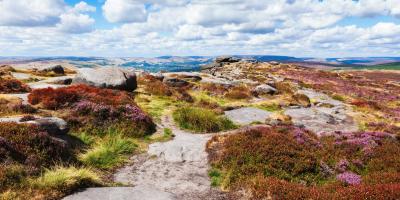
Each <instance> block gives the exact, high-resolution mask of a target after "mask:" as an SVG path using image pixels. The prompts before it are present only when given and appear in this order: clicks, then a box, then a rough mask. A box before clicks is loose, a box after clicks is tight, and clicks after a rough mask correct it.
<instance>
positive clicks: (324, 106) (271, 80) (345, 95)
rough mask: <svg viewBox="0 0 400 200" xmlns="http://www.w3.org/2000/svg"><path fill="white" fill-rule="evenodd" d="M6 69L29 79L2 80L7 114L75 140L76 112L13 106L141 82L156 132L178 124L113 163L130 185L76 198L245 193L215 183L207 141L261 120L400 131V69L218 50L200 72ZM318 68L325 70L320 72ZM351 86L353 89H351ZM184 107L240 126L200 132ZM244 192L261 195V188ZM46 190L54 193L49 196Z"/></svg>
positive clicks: (141, 98) (6, 74) (6, 118)
mask: <svg viewBox="0 0 400 200" xmlns="http://www.w3.org/2000/svg"><path fill="white" fill-rule="evenodd" d="M68 67H70V66H68ZM0 69H1V71H0V72H1V73H2V80H6V81H9V80H19V81H22V82H19V83H18V84H21V85H18V84H17V86H16V85H15V84H14V85H11V86H9V85H7V84H6V83H4V86H2V87H0V88H3V89H2V91H0V92H1V93H2V94H1V96H0V99H2V101H1V103H2V106H3V107H4V108H7V111H6V109H4V111H2V113H1V117H0V123H17V124H21V123H22V124H35V125H38V126H39V127H42V128H43V129H44V130H46V131H47V132H49V133H51V135H52V136H51V137H52V138H54V139H55V140H57V141H62V142H65V143H66V144H68V143H70V142H71V141H70V140H69V139H68V140H67V139H66V137H67V135H68V131H69V127H68V126H69V123H67V122H66V121H68V119H67V118H68V117H65V114H64V115H62V114H60V112H63V110H58V108H55V109H53V110H51V109H43V108H41V107H37V106H36V107H37V108H36V107H35V109H39V111H36V112H35V114H30V115H29V117H26V116H28V115H26V114H21V113H19V112H16V111H15V110H12V109H11V110H10V109H8V108H9V107H10V106H11V105H14V106H15V105H28V106H32V105H30V104H32V101H31V100H30V99H29V98H28V96H29V95H30V94H31V92H32V91H35V90H37V89H42V88H49V87H50V88H64V87H65V88H68V87H69V85H70V84H75V85H76V84H87V85H91V86H94V87H97V88H109V89H113V90H119V91H133V90H135V89H136V88H137V89H136V93H135V94H134V95H135V101H136V103H137V104H138V105H139V107H140V108H141V109H143V110H144V111H146V112H147V113H150V114H151V115H152V117H153V120H155V121H156V122H157V133H156V134H154V135H156V136H157V135H160V134H162V133H161V132H162V131H163V130H166V129H168V130H170V131H171V132H172V134H173V137H171V138H169V139H166V140H161V141H157V140H154V141H152V142H148V143H146V145H145V146H146V148H145V151H144V152H141V153H138V152H135V155H133V156H132V157H131V158H130V159H129V160H128V161H126V162H124V164H123V165H122V166H121V165H119V166H117V167H114V168H113V169H112V170H106V171H107V172H106V173H108V174H109V175H108V176H106V177H107V178H106V181H107V182H109V183H118V184H120V185H123V187H116V185H112V184H111V185H110V184H108V185H109V186H111V187H91V188H88V189H85V190H82V191H80V192H77V193H74V194H72V195H70V196H67V197H65V198H64V199H67V200H81V199H82V200H86V199H88V200H89V199H96V200H97V199H99V200H101V199H160V200H161V199H232V198H238V196H234V197H233V196H232V194H228V193H229V192H227V191H224V192H222V190H221V189H220V188H219V187H215V185H214V186H212V185H213V184H214V182H213V180H212V178H213V177H210V174H209V173H210V170H211V169H212V168H213V167H212V166H211V165H210V162H209V159H210V158H209V153H208V152H207V151H206V146H207V143H208V142H209V141H210V139H211V138H212V137H213V136H214V139H213V140H215V137H217V136H219V135H229V134H232V135H235V134H240V128H243V127H244V128H248V127H250V128H251V127H253V126H256V127H257V125H255V124H265V125H266V126H267V127H275V126H281V125H285V126H286V125H290V126H291V127H292V126H293V127H298V128H301V129H302V130H303V129H304V130H307V131H310V132H312V133H313V134H314V136H315V137H317V138H318V137H325V136H329V135H331V136H335V137H337V135H340V134H341V133H353V132H358V131H365V130H373V128H374V127H376V126H374V125H373V123H378V122H379V123H383V124H384V125H383V126H382V127H383V128H381V129H380V130H379V131H382V132H385V133H388V134H393V135H396V134H399V133H398V127H399V122H400V121H399V120H400V116H399V111H400V100H399V99H400V96H399V93H398V91H400V84H399V80H400V75H399V74H397V73H395V72H393V73H390V74H384V73H385V72H382V73H383V75H385V76H387V77H388V78H387V79H382V78H381V76H379V74H378V75H377V74H375V75H371V73H369V72H358V71H355V72H329V73H326V72H324V71H320V70H316V69H308V68H301V67H298V66H294V65H289V64H280V63H277V62H271V63H257V62H254V61H242V60H239V59H235V58H232V57H221V58H218V59H217V60H216V61H215V62H214V63H212V64H210V65H207V66H204V67H203V70H202V72H195V73H189V72H185V73H156V74H147V73H143V72H141V73H135V72H134V71H130V70H126V69H120V68H102V69H76V68H73V67H71V68H66V67H62V66H60V65H56V66H53V65H48V66H46V67H40V68H39V69H33V68H32V66H30V67H27V66H24V67H21V66H16V68H15V69H11V68H10V67H9V66H2V67H1V68H0ZM373 73H378V72H373ZM307 74H310V76H307ZM313 74H319V75H318V77H314V76H312V75H313ZM377 77H378V78H377ZM322 78H324V79H322ZM323 80H325V82H322V81H323ZM355 80H358V81H359V82H363V83H364V85H360V83H359V82H357V83H355ZM374 80H376V82H375V83H374ZM346 84H353V86H349V85H346ZM354 85H355V86H354ZM343 87H351V88H349V89H347V90H345V89H343ZM361 89H363V90H361ZM396 92H397V93H396ZM377 93H379V94H381V95H379V94H377ZM105 98H107V97H105ZM60 101H61V99H60ZM182 106H194V107H200V108H204V109H207V110H212V111H213V112H215V113H217V114H218V115H220V116H221V117H226V118H227V119H229V120H230V121H232V122H233V123H234V124H235V125H236V127H237V128H238V130H239V131H236V132H235V131H228V132H224V131H221V132H219V133H201V132H196V131H190V130H185V129H183V128H182V127H179V126H178V125H177V124H176V123H175V122H174V120H173V119H172V118H173V117H172V114H171V112H173V111H174V109H176V108H179V107H182ZM64 119H65V120H66V121H64ZM157 120H158V121H157ZM68 122H69V121H68ZM389 127H390V128H389ZM246 130H247V129H246ZM249 130H250V129H249ZM68 137H69V136H68ZM1 138H2V137H0V139H1ZM145 139H146V138H145ZM139 140H140V141H142V140H143V138H141V139H139ZM221 141H224V139H221ZM222 143H223V142H222ZM222 143H221V144H222ZM216 146H219V145H216ZM0 161H2V160H0ZM105 185H107V184H105ZM217 185H218V184H217ZM225 189H226V188H225ZM1 191H2V192H4V191H7V190H4V189H2V190H1ZM74 191H76V189H75V190H74ZM8 192H10V191H9V190H8ZM236 192H237V191H236ZM69 193H70V192H69ZM241 193H243V191H241ZM245 193H246V192H245ZM67 194H68V192H67ZM240 196H241V198H243V199H248V198H250V199H252V195H247V194H246V195H240ZM42 197H43V196H42ZM57 198H58V197H57ZM38 199H46V195H44V197H43V198H40V197H39V198H38Z"/></svg>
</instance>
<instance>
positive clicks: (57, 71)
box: [38, 65, 65, 75]
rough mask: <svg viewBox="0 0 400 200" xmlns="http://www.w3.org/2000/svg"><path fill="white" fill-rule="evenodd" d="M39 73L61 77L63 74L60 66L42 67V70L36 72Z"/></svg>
mask: <svg viewBox="0 0 400 200" xmlns="http://www.w3.org/2000/svg"><path fill="white" fill-rule="evenodd" d="M38 72H39V73H50V72H52V73H54V74H57V75H63V74H64V73H65V72H64V68H63V67H62V66H61V65H54V66H46V67H43V68H42V69H40V70H38Z"/></svg>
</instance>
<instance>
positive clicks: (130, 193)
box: [64, 185, 175, 200]
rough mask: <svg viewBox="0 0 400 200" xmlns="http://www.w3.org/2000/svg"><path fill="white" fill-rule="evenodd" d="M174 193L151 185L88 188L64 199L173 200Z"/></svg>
mask: <svg viewBox="0 0 400 200" xmlns="http://www.w3.org/2000/svg"><path fill="white" fill-rule="evenodd" d="M172 199H175V197H174V195H172V194H170V193H168V192H163V191H160V190H157V189H154V188H153V187H150V186H142V185H141V186H137V187H104V188H88V189H86V190H85V191H83V192H78V193H75V194H73V195H70V196H67V197H65V198H64V200H172Z"/></svg>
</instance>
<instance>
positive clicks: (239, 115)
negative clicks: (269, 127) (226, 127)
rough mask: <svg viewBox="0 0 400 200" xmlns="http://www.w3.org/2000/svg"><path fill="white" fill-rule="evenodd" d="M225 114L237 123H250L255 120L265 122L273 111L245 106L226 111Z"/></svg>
mask: <svg viewBox="0 0 400 200" xmlns="http://www.w3.org/2000/svg"><path fill="white" fill-rule="evenodd" d="M225 115H226V116H227V117H228V118H229V119H230V120H232V121H233V122H234V123H236V124H240V125H248V124H251V123H253V122H261V123H262V122H264V121H265V120H266V118H268V117H269V116H270V115H271V112H268V111H265V110H261V109H258V108H253V107H244V108H239V109H234V110H230V111H225Z"/></svg>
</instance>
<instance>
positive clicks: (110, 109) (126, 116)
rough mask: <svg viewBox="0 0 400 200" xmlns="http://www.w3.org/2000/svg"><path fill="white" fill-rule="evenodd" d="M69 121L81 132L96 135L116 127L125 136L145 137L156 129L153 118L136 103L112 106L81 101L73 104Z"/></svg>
mask: <svg viewBox="0 0 400 200" xmlns="http://www.w3.org/2000/svg"><path fill="white" fill-rule="evenodd" d="M67 121H68V122H70V124H72V125H73V126H75V127H79V128H78V129H79V131H80V132H87V133H92V134H95V135H99V134H100V135H103V134H101V133H102V132H104V133H105V132H107V131H108V130H109V129H115V130H118V131H119V132H120V133H122V134H123V135H125V136H130V137H143V136H145V135H149V134H151V133H153V132H154V131H155V124H154V123H153V121H152V119H151V118H150V117H149V116H148V115H147V114H146V113H144V112H143V111H142V110H141V109H140V108H139V107H138V106H137V105H134V104H126V105H119V106H111V105H104V104H98V103H93V102H90V101H81V102H79V103H76V104H74V105H73V109H72V114H71V115H70V116H69V118H68V119H67ZM102 130H103V131H102Z"/></svg>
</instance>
